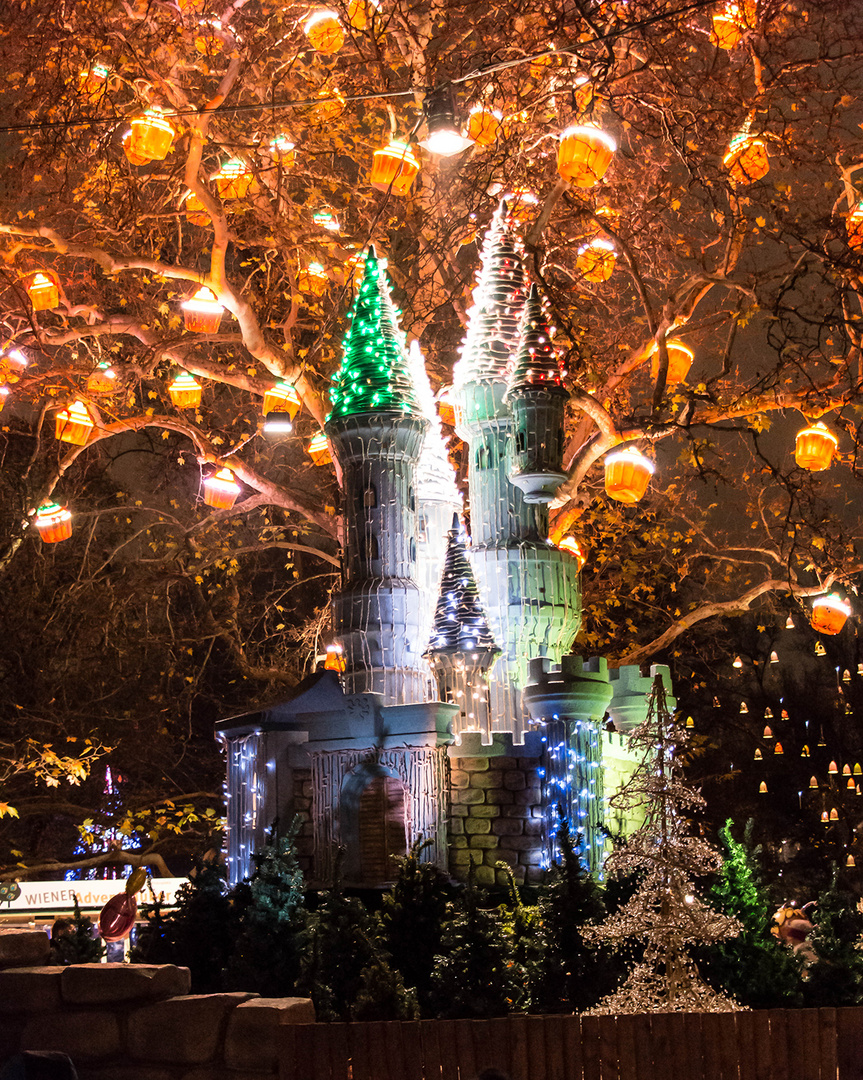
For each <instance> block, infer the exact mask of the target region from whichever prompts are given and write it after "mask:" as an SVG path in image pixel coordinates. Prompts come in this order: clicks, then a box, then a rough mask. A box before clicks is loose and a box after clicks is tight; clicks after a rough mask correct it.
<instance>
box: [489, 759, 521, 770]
mask: <svg viewBox="0 0 863 1080" xmlns="http://www.w3.org/2000/svg"><path fill="white" fill-rule="evenodd" d="M489 762H490V766H489V767H490V768H492V769H506V770H509V769H517V768H518V761H516V759H515V758H511V757H493V758H489Z"/></svg>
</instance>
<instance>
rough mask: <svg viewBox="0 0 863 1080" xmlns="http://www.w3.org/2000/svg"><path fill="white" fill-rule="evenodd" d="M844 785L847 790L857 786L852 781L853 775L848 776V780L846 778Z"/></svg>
mask: <svg viewBox="0 0 863 1080" xmlns="http://www.w3.org/2000/svg"><path fill="white" fill-rule="evenodd" d="M845 787H846V788H847V789H848V790H849V791H853V790H854V789H855V788H856V787H857V785H856V784H855V783H854V777H853V776H849V777H848V780H847V782H846V784H845Z"/></svg>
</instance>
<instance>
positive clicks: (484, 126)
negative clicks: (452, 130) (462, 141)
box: [467, 105, 503, 146]
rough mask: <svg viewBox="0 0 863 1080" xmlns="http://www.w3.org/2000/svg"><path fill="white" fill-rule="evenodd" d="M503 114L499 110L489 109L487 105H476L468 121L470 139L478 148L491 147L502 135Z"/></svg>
mask: <svg viewBox="0 0 863 1080" xmlns="http://www.w3.org/2000/svg"><path fill="white" fill-rule="evenodd" d="M502 123H503V113H502V112H500V110H498V109H489V108H488V107H487V106H485V105H474V106H473V108H472V109H471V110H470V114H469V115H468V121H467V133H468V138H470V139H473V141H474V142H475V143H476V144H477V146H491V144H492V143H493V142H494V141H495V139H496V138H497V137H498V135H499V134H500V125H501V124H502Z"/></svg>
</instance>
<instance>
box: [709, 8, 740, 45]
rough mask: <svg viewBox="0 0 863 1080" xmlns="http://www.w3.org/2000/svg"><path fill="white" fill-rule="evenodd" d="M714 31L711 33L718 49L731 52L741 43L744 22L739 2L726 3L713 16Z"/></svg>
mask: <svg viewBox="0 0 863 1080" xmlns="http://www.w3.org/2000/svg"><path fill="white" fill-rule="evenodd" d="M711 22H712V23H713V32H712V34H711V35H710V36H711V38H712V39H713V44H714V45H715V46H716V47H717V48H718V49H724V50H725V51H726V52H730V51H731V50H732V49H734V48H736V46H737V45H739V44H740V39H741V38H742V37H743V22H742V20H741V17H740V8H739V7H738V6H737V4H725V6H724V7H723V8H722V9H721V11H717V12H715V13H714V14H713V16H712V17H711Z"/></svg>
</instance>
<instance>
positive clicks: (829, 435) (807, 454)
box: [794, 420, 839, 472]
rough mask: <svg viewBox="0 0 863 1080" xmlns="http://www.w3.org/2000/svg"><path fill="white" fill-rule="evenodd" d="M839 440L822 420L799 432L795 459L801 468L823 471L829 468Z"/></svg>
mask: <svg viewBox="0 0 863 1080" xmlns="http://www.w3.org/2000/svg"><path fill="white" fill-rule="evenodd" d="M838 445H839V440H838V439H837V438H836V436H835V435H834V434H833V432H832V431H831V430H830V429H829V428H828V427H827V426H826V424H823V423H822V422H821V421H820V420H819V421H818V422H817V423H815V424H810V426H809V427H807V428H803V429H802V430H801V431H798V432H797V438H796V439H795V442H794V460H795V461H796V462H797V464H798V465H799V466H800V468H801V469H808V470H809V471H810V472H822V471H823V470H824V469H829V468H830V465H831V463H832V461H833V454H834V452H835V450H836V447H837V446H838Z"/></svg>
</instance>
